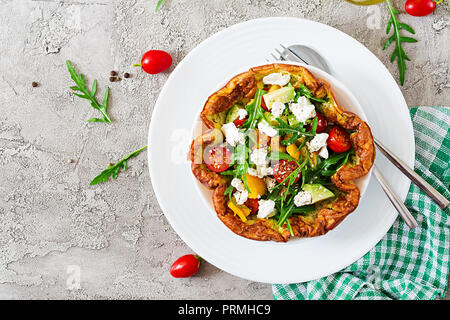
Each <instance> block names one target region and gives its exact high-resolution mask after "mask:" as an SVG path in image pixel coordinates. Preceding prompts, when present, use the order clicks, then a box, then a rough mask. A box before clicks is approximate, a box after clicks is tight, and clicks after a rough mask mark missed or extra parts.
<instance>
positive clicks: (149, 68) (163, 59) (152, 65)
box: [133, 50, 172, 74]
mask: <svg viewBox="0 0 450 320" xmlns="http://www.w3.org/2000/svg"><path fill="white" fill-rule="evenodd" d="M171 65H172V57H171V56H170V54H168V53H167V52H165V51H162V50H150V51H147V52H146V53H144V55H143V56H142V60H141V63H140V64H135V65H133V67H142V69H143V70H144V71H145V72H147V73H150V74H156V73H160V72H163V71H166V70H167V69H169V67H170V66H171Z"/></svg>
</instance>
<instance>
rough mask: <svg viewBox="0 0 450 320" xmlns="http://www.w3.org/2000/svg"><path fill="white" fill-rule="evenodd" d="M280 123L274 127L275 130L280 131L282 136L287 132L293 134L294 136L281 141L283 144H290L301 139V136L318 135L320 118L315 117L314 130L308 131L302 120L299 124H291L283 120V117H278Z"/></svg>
mask: <svg viewBox="0 0 450 320" xmlns="http://www.w3.org/2000/svg"><path fill="white" fill-rule="evenodd" d="M276 120H277V121H278V123H279V125H278V126H277V127H273V128H274V129H275V130H277V131H278V134H279V135H280V136H282V135H285V134H292V136H291V137H290V138H289V139H288V140H282V141H281V142H280V143H281V144H282V145H285V146H286V145H290V144H292V143H294V142H295V141H297V140H298V139H300V138H301V137H314V136H315V135H316V129H317V123H318V118H314V120H313V130H311V131H309V132H308V131H306V129H305V127H304V124H303V123H302V122H300V123H299V124H298V125H297V126H290V125H289V124H287V123H286V122H284V121H283V119H281V118H277V119H276Z"/></svg>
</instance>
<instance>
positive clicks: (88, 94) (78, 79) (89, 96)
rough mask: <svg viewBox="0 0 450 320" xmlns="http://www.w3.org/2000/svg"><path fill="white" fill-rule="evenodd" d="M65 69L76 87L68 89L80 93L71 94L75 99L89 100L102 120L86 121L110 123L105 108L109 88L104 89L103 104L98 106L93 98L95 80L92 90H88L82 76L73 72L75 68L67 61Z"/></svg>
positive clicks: (95, 90)
mask: <svg viewBox="0 0 450 320" xmlns="http://www.w3.org/2000/svg"><path fill="white" fill-rule="evenodd" d="M66 64H67V69H68V70H69V73H70V77H71V78H72V80H73V81H74V82H75V84H76V86H72V87H70V89H72V90H73V91H78V92H80V93H76V92H73V94H74V95H75V96H77V97H80V98H82V99H86V100H89V101H90V102H91V106H92V108H94V109H96V110H98V111H99V112H100V113H101V114H102V116H103V118H91V119H89V120H88V122H107V123H111V119H110V118H109V116H108V113H107V107H108V97H109V88H108V87H106V90H105V95H104V97H103V102H102V104H100V103H99V102H98V101H97V99H96V98H95V94H96V92H97V80H94V83H93V84H92V89H91V90H89V89H88V88H87V87H86V80H85V78H84V75H83V74H80V75H78V74H77V72H76V71H75V68H74V67H73V66H72V63H71V62H70V61H69V60H67V61H66Z"/></svg>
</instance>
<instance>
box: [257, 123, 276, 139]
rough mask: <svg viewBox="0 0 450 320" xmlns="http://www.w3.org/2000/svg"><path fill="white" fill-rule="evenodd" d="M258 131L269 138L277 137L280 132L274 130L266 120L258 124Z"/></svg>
mask: <svg viewBox="0 0 450 320" xmlns="http://www.w3.org/2000/svg"><path fill="white" fill-rule="evenodd" d="M258 129H259V130H260V131H261V132H262V133H264V134H266V135H268V136H269V137H271V138H273V137H275V136H276V135H277V134H278V131H277V130H275V129H274V128H272V127H271V126H270V125H269V124H268V123H267V121H265V120H261V121H260V122H259V123H258Z"/></svg>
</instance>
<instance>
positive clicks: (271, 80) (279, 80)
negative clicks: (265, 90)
mask: <svg viewBox="0 0 450 320" xmlns="http://www.w3.org/2000/svg"><path fill="white" fill-rule="evenodd" d="M290 80H291V76H290V75H289V74H282V73H271V74H269V75H267V76H265V77H264V78H263V83H264V84H277V85H279V86H281V87H283V86H285V85H287V84H288V83H289V81H290Z"/></svg>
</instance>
